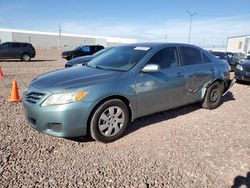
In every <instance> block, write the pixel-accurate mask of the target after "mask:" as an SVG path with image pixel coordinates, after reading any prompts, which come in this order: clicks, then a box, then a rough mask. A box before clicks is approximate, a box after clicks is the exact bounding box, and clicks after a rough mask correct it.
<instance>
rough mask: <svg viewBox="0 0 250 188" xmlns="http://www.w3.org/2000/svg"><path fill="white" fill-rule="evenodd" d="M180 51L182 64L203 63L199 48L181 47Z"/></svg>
mask: <svg viewBox="0 0 250 188" xmlns="http://www.w3.org/2000/svg"><path fill="white" fill-rule="evenodd" d="M180 51H181V55H182V61H183V65H184V66H188V65H198V64H202V63H203V60H202V56H201V52H200V50H198V49H196V48H191V47H181V48H180Z"/></svg>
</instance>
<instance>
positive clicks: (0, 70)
mask: <svg viewBox="0 0 250 188" xmlns="http://www.w3.org/2000/svg"><path fill="white" fill-rule="evenodd" d="M1 77H4V75H3V71H2V69H1V67H0V78H1Z"/></svg>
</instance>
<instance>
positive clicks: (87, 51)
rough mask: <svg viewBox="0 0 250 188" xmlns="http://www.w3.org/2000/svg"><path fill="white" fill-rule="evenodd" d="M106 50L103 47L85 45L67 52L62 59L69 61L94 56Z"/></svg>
mask: <svg viewBox="0 0 250 188" xmlns="http://www.w3.org/2000/svg"><path fill="white" fill-rule="evenodd" d="M102 49H104V47H103V46H101V45H83V46H79V47H77V48H76V49H74V50H71V51H65V52H63V53H62V57H63V58H65V59H67V60H68V61H69V60H71V59H74V58H76V57H80V56H87V55H93V54H94V53H96V52H98V51H100V50H102Z"/></svg>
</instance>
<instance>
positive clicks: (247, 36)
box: [228, 35, 250, 39]
mask: <svg viewBox="0 0 250 188" xmlns="http://www.w3.org/2000/svg"><path fill="white" fill-rule="evenodd" d="M239 37H246V38H250V35H239V36H232V37H228V39H230V38H239Z"/></svg>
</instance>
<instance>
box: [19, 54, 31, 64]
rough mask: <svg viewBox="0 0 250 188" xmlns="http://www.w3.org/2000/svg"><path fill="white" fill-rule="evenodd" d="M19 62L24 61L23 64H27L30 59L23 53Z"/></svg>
mask: <svg viewBox="0 0 250 188" xmlns="http://www.w3.org/2000/svg"><path fill="white" fill-rule="evenodd" d="M21 60H22V61H25V62H28V61H30V60H31V57H30V55H29V54H27V53H25V54H23V55H22V57H21Z"/></svg>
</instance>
